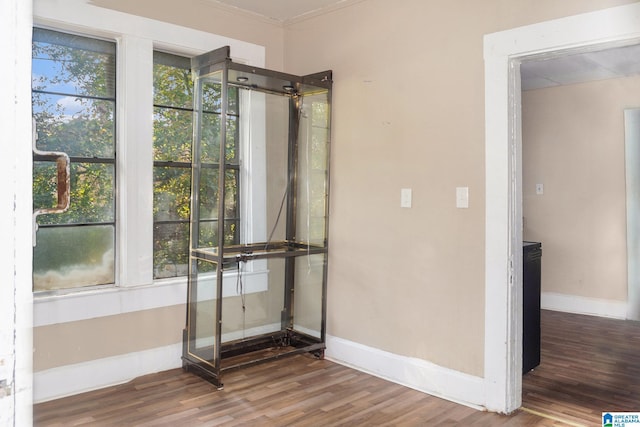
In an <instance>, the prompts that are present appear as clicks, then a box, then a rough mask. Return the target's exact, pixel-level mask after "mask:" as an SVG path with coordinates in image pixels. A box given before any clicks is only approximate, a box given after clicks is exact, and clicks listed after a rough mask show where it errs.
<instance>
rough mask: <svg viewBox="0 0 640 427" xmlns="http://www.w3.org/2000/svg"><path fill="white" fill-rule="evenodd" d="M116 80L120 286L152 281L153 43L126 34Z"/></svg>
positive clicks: (122, 42)
mask: <svg viewBox="0 0 640 427" xmlns="http://www.w3.org/2000/svg"><path fill="white" fill-rule="evenodd" d="M118 76H119V77H118V84H117V93H116V99H117V111H118V113H117V123H116V125H117V129H118V131H117V132H118V140H117V143H116V144H117V145H116V147H117V156H116V157H117V194H118V197H117V214H118V222H117V224H118V230H117V234H116V235H117V242H118V243H117V247H118V252H117V254H116V256H117V284H118V285H119V286H123V287H126V286H135V285H145V284H151V282H152V280H153V253H152V251H153V161H152V159H153V123H152V120H151V118H152V116H153V43H152V41H151V40H149V39H143V38H139V37H135V36H123V37H122V38H121V39H120V40H119V49H118Z"/></svg>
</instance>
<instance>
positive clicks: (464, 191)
mask: <svg viewBox="0 0 640 427" xmlns="http://www.w3.org/2000/svg"><path fill="white" fill-rule="evenodd" d="M468 207H469V187H456V208H468Z"/></svg>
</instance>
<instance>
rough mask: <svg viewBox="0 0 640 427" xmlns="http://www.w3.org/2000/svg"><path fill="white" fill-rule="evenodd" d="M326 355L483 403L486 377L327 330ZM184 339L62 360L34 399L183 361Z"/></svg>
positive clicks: (38, 384) (40, 377)
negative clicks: (120, 352)
mask: <svg viewBox="0 0 640 427" xmlns="http://www.w3.org/2000/svg"><path fill="white" fill-rule="evenodd" d="M325 355H326V357H327V359H329V360H331V361H333V362H336V363H340V364H343V365H346V366H349V367H351V368H354V369H358V370H360V371H363V372H367V373H369V374H372V375H375V376H377V377H380V378H384V379H386V380H389V381H392V382H395V383H398V384H402V385H404V386H406V387H410V388H412V389H415V390H418V391H422V392H424V393H428V394H430V395H433V396H437V397H441V398H443V399H447V400H450V401H452V402H456V403H460V404H463V405H466V406H469V407H472V408H475V409H483V406H484V402H485V396H484V380H483V378H480V377H476V376H473V375H469V374H465V373H462V372H458V371H454V370H452V369H448V368H443V367H441V366H438V365H435V364H433V363H429V362H427V361H424V360H421V359H416V358H411V357H406V356H400V355H397V354H393V353H389V352H386V351H383V350H379V349H376V348H373V347H367V346H365V345H362V344H358V343H355V342H352V341H348V340H345V339H342V338H337V337H332V336H327V350H326V353H325ZM181 356H182V343H178V344H172V345H169V346H165V347H159V348H154V349H151V350H145V351H139V352H136V353H129V354H124V355H119V356H114V357H107V358H103V359H97V360H92V361H88V362H83V363H78V364H75V365H67V366H61V367H58V368H52V369H48V370H45V371H40V372H35V373H34V375H33V382H34V386H33V400H34V403H40V402H46V401H48V400H53V399H58V398H61V397H65V396H71V395H74V394H78V393H83V392H87V391H91V390H97V389H100V388H104V387H109V386H113V385H117V384H122V383H125V382H127V381H131V380H132V379H134V378H136V377H140V376H142V375H147V374H151V373H154V372H160V371H165V370H168V369H174V368H179V367H180V366H182V361H181Z"/></svg>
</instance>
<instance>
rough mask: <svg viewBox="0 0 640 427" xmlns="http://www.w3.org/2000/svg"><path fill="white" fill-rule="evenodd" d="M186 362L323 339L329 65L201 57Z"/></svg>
mask: <svg viewBox="0 0 640 427" xmlns="http://www.w3.org/2000/svg"><path fill="white" fill-rule="evenodd" d="M192 69H193V75H194V95H195V96H194V140H193V156H192V158H193V160H192V162H193V164H192V187H191V224H190V226H191V231H190V255H189V283H188V303H187V321H186V328H185V329H184V331H183V356H182V361H183V367H184V368H185V369H187V370H192V371H194V372H197V373H199V374H201V375H203V376H205V377H206V378H208V379H209V380H210V381H211V382H213V383H214V384H215V385H216V386H217V387H218V388H222V386H223V383H222V375H223V373H224V372H226V371H228V370H231V369H236V368H239V367H243V366H247V365H252V364H255V363H259V362H263V361H268V360H271V359H274V358H279V357H282V356H285V355H291V354H297V353H303V352H304V353H312V354H314V355H316V356H317V357H323V355H324V349H325V323H326V288H327V279H326V276H327V247H328V246H327V231H328V200H329V143H330V141H329V138H330V105H331V86H332V80H331V78H332V76H331V71H325V72H322V73H317V74H313V75H308V76H294V75H290V74H285V73H280V72H275V71H271V70H265V69H260V68H256V67H251V66H248V65H244V64H240V63H235V62H233V61H232V60H231V59H230V50H229V47H224V48H221V49H218V50H215V51H213V52H210V53H207V54H204V55H201V56H198V57H196V58H194V59H193V60H192Z"/></svg>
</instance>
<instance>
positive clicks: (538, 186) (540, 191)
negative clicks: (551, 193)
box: [536, 184, 544, 196]
mask: <svg viewBox="0 0 640 427" xmlns="http://www.w3.org/2000/svg"><path fill="white" fill-rule="evenodd" d="M536 194H537V195H539V196H541V195H543V194H544V185H543V184H536Z"/></svg>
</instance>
